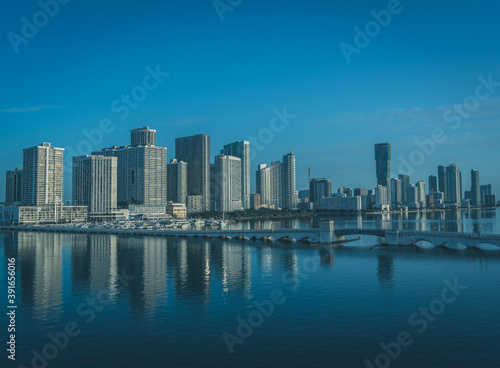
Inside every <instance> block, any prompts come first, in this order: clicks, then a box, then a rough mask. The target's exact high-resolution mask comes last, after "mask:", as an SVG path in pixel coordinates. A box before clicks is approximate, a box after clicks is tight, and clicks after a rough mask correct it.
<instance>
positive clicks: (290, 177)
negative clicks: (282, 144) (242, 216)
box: [256, 152, 297, 209]
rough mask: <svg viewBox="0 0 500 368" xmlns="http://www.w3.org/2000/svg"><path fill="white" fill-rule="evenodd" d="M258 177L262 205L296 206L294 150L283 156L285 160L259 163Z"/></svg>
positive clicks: (291, 207) (276, 206) (289, 207)
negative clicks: (268, 164) (269, 163)
mask: <svg viewBox="0 0 500 368" xmlns="http://www.w3.org/2000/svg"><path fill="white" fill-rule="evenodd" d="M256 179H257V183H256V184H257V193H258V194H260V199H261V204H262V205H266V206H274V207H275V208H288V209H294V208H296V206H297V192H296V189H295V156H294V155H293V152H290V153H289V154H287V155H285V156H283V162H279V161H274V162H273V163H272V164H271V166H267V165H266V164H262V165H259V169H258V170H257V173H256Z"/></svg>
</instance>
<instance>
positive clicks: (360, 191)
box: [354, 188, 368, 196]
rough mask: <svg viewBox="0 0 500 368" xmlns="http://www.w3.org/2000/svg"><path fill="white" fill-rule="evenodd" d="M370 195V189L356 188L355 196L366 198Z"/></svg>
mask: <svg viewBox="0 0 500 368" xmlns="http://www.w3.org/2000/svg"><path fill="white" fill-rule="evenodd" d="M366 195H368V189H365V188H356V189H354V196H366Z"/></svg>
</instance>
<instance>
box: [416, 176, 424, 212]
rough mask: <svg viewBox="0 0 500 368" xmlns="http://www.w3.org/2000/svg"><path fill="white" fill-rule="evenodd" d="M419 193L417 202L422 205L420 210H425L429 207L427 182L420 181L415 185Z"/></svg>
mask: <svg viewBox="0 0 500 368" xmlns="http://www.w3.org/2000/svg"><path fill="white" fill-rule="evenodd" d="M415 186H416V187H417V191H418V198H417V202H418V203H419V204H420V208H425V207H426V205H427V203H426V202H427V193H426V191H425V181H423V180H419V181H417V184H416V185H415Z"/></svg>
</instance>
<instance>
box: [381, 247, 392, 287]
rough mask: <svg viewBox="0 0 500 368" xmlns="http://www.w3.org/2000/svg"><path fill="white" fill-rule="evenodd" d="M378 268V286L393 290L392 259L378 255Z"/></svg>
mask: <svg viewBox="0 0 500 368" xmlns="http://www.w3.org/2000/svg"><path fill="white" fill-rule="evenodd" d="M377 260H378V267H377V276H378V281H379V283H380V286H381V287H382V288H393V287H394V284H395V282H394V257H393V256H389V255H385V254H380V255H379V256H378V257H377Z"/></svg>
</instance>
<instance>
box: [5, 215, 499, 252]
mask: <svg viewBox="0 0 500 368" xmlns="http://www.w3.org/2000/svg"><path fill="white" fill-rule="evenodd" d="M0 229H2V230H18V231H48V232H59V233H65V232H66V233H91V234H115V235H148V236H152V235H153V236H179V237H197V238H198V237H199V238H208V239H210V238H218V239H224V240H230V239H235V240H261V241H281V242H287V243H294V242H297V241H300V242H305V243H317V244H331V243H341V242H344V241H346V238H345V237H346V236H349V235H358V236H367V235H369V236H375V237H377V238H379V242H380V244H385V245H415V244H417V243H419V242H422V241H425V242H429V243H431V244H434V245H435V246H444V245H446V244H452V243H460V244H463V245H465V246H466V247H475V246H477V245H479V244H491V245H495V246H497V247H499V248H500V235H497V234H475V233H458V232H445V231H416V230H392V229H387V230H385V229H335V228H334V224H333V221H331V220H323V221H321V223H320V227H319V228H310V229H250V230H180V229H152V230H146V229H113V228H111V229H107V228H76V227H39V226H36V227H34V226H33V227H12V226H0Z"/></svg>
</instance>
